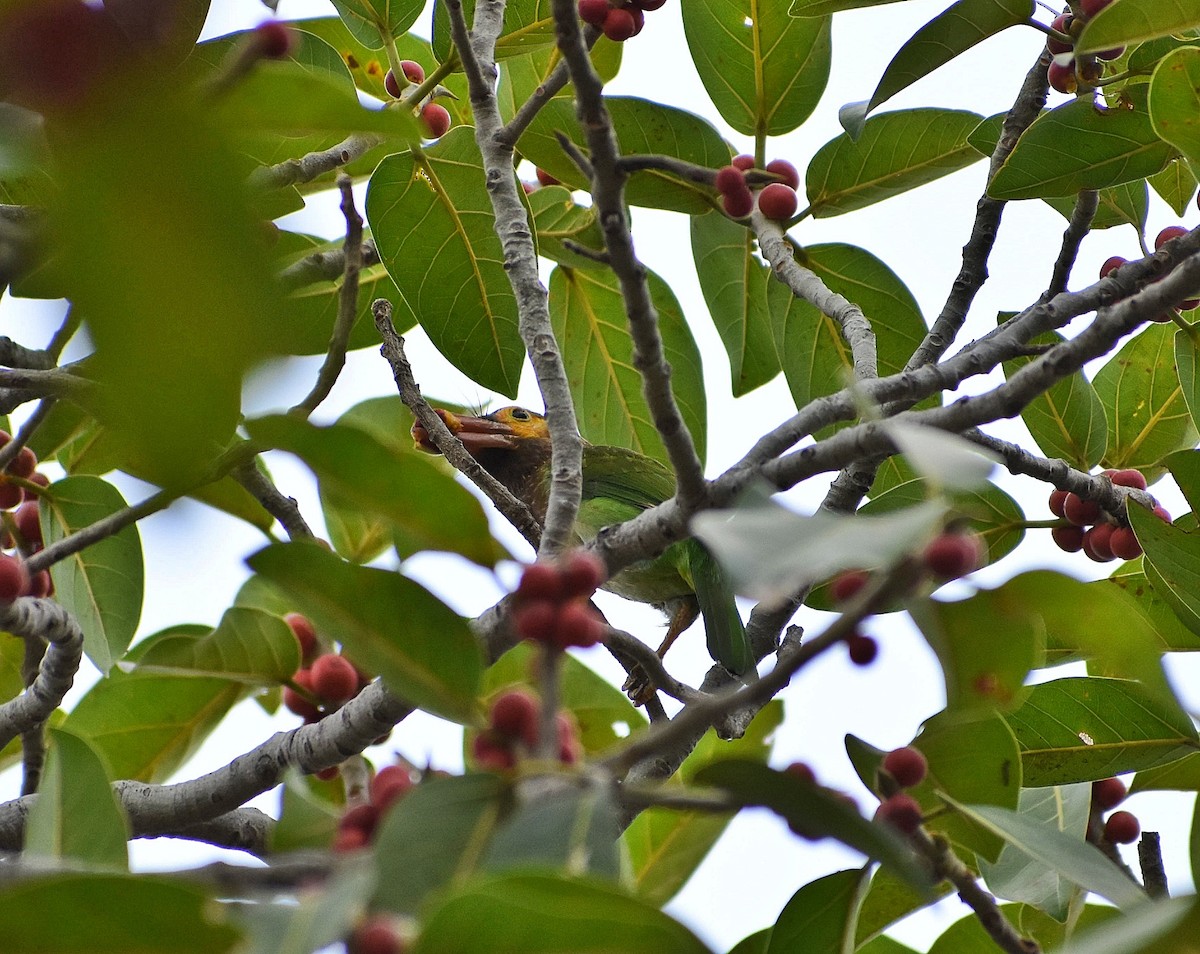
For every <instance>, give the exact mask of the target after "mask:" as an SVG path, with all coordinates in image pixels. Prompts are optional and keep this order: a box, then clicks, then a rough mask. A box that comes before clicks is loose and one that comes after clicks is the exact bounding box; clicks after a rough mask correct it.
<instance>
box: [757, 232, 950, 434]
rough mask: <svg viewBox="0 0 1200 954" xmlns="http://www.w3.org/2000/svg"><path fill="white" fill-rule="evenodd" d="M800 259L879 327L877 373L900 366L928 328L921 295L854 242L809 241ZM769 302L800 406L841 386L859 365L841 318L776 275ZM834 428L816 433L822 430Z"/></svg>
mask: <svg viewBox="0 0 1200 954" xmlns="http://www.w3.org/2000/svg"><path fill="white" fill-rule="evenodd" d="M797 260H798V261H799V262H800V263H801V264H802V265H804V267H805V268H809V269H811V270H812V271H813V272H814V273H815V274H816V276H817V277H818V278H820V279H821V281H823V282H824V283H825V285H826V286H827V287H828V288H829V289H830V290H831V291H834V292H836V293H838V294H839V295H842V296H843V297H845V298H846V299H847V300H848V301H852V302H854V303H855V304H856V305H858V306H859V308H861V309H862V312H863V314H864V315H865V316H866V318H867V320H868V321H869V322H870V323H871V330H872V331H874V332H875V348H876V355H877V361H878V365H879V374H880V375H881V376H885V375H889V374H896V373H898V372H900V371H902V370H903V369H904V365H905V363H906V362H907V361H908V359H909V358H910V357H912V353H913V351H914V350H916V348H917V346H918V345H919V344H920V343H921V341H922V340H924V338H925V333H926V331H927V330H928V329H927V328H926V325H925V319H924V318H923V317H922V316H921V308H920V306H919V305H918V304H917V300H916V298H914V297H913V294H912V292H910V291H909V290H908V287H907V286H906V285H905V284H904V282H903V281H901V279H900V277H899V276H898V275H897V274H896V273H895V272H893V271H892V270H891V269H890V268H888V266H887V265H886V264H884V262H882V261H881V260H880V259H878V258H876V257H875V256H874V255H872V254H871V253H870V252H868V251H867V250H866V249H863V248H858V247H857V246H854V245H843V244H840V243H833V244H829V245H810V246H808V247H806V248H804V249H803V250H802V251H801V252H799V253H798V254H797ZM767 301H768V304H769V306H770V310H771V326H772V329H773V332H774V335H775V347H776V349H777V353H778V355H779V361H780V364H781V365H782V366H783V373H784V377H785V378H786V379H787V382H788V389H789V390H790V391H791V394H792V399H793V400H794V401H795V402H796V407H798V408H801V407H804V406H806V405H807V404H808V403H809V402H810V401H812V400H814V399H815V398H819V397H824V396H825V395H827V394H834V393H836V392H838V391H840V390H841V389H842V388H844V387H845V386H846V381H847V380H848V375H849V374H850V372H851V371H852V370H853V366H854V364H853V360H852V359H851V356H850V350H849V347H848V346H847V345H846V342H845V339H844V338H843V337H842V334H841V331H840V330H839V328H838V326H837V324H836V323H835V322H833V321H832V320H831V319H829V318H827V317H826V316H825V315H822V314H821V313H820V312H818V311H817V309H816V308H814V307H813V306H812V305H810V304H808V302H805V301H802V300H801V299H799V298H797V297H796V296H795V295H793V294H792V292H791V289H789V288H788V287H787V286H786V285H784V284H783V283H782V282H779V281H776V280H775V279H774V278H769V279H768V280H767ZM922 406H924V405H922ZM838 426H839V425H833V428H836V427H838ZM842 426H844V425H842ZM833 428H830V429H822V430H821V431H818V432H817V433H818V436H826V435H828V434H830V433H832V432H833Z"/></svg>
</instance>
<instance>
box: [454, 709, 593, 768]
mask: <svg viewBox="0 0 1200 954" xmlns="http://www.w3.org/2000/svg"><path fill="white" fill-rule="evenodd" d="M539 712H540V707H539V705H538V702H537V700H536V699H534V698H533V696H531V695H530V694H529V693H527V692H525V691H524V690H522V689H509V690H508V691H507V692H502V693H501V694H500V695H498V696H497V697H496V699H495V701H494V702H493V703H492V708H491V711H490V714H489V718H488V727H487V728H486V729H485V730H484V731H483V732H480V733H479V734H478V735H476V736H475V738H474V739H473V740H472V742H471V754H472V755H473V756H474V758H475V764H476V766H477V767H478V768H480V769H482V770H483V771H485V772H507V771H508V770H510V769H512V768H514V767H515V766H516V764H517V760H518V758H519V757H520V756H522V755H533V754H534V753H535V752H536V751H537V745H538V736H539V731H538V725H539V721H538V716H539ZM554 724H555V731H556V732H557V733H558V739H557V742H558V760H559V761H560V762H562V763H563V764H565V765H574V764H575V763H576V762H578V761H579V760H580V759H581V758H582V757H583V746H582V745H581V744H580V742H579V735H578V733H577V732H576V731H575V725H574V724H573V723H572V722H571V719H570V717H569V716H567V714H566V713H565V712H559V713H557V714H556V715H555V717H554Z"/></svg>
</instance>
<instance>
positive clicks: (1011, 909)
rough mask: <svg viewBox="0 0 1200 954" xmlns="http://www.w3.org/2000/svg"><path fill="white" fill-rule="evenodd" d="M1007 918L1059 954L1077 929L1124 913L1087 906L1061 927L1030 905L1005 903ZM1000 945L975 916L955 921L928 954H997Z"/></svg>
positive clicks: (1023, 932) (1098, 905)
mask: <svg viewBox="0 0 1200 954" xmlns="http://www.w3.org/2000/svg"><path fill="white" fill-rule="evenodd" d="M1000 912H1001V914H1002V916H1003V917H1004V919H1005V920H1006V921H1008V922H1009V923H1010V924H1012V925H1013V927H1015V928H1016V929H1017V931H1018V932H1019V933H1020V934H1021V935H1022V936H1023V937H1028V938H1035V939H1036V940H1037V941H1038V943H1039V944H1040V945H1041V946H1042V950H1053V951H1058V950H1059V948H1058V945H1060V944H1061V943H1062V942H1063V941H1064V940H1065V939H1066V938H1067V937H1068V936H1069V935H1070V934H1072V933H1074V931H1075V929H1083V928H1087V927H1091V926H1093V925H1097V924H1103V923H1105V922H1106V921H1111V920H1114V919H1116V918H1119V917H1120V912H1119V911H1118V910H1117V909H1116V908H1113V907H1109V906H1108V905H1100V904H1088V905H1083V906H1082V910H1081V912H1080V913H1079V914H1078V916H1077V917H1076V918H1074V919H1072V920H1071V921H1069V922H1068V923H1067V924H1060V923H1059V922H1058V921H1056V920H1054V918H1052V917H1050V916H1049V915H1048V914H1044V913H1043V912H1042V911H1039V910H1038V909H1037V908H1034V907H1032V906H1030V905H1027V904H1002V905H1000ZM995 951H996V942H995V941H994V940H993V939H992V937H991V935H990V934H988V932H987V928H985V927H984V926H983V924H982V922H981V921H980V920H979V918H978V917H976V916H975V914H973V913H972V914H968V915H966V916H965V917H963V918H960V919H959V920H957V921H955V922H954V923H953V924H952V925H950V927H948V928H947V929H946V930H945V931H943V932H942V934H941V936H940V937H939V938H938V939H937V940H936V941H934V942H933V946H932V947H930V948H929V952H928V954H995Z"/></svg>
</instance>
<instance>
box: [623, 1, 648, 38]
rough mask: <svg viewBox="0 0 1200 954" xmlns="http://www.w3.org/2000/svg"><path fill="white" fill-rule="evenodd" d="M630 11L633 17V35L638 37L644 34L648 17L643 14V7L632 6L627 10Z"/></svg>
mask: <svg viewBox="0 0 1200 954" xmlns="http://www.w3.org/2000/svg"><path fill="white" fill-rule="evenodd" d="M625 9H626V10H628V11H629V15H630V16H631V17H633V35H634V36H637V35H638V34H639V33H641V32H642V27H644V26H645V25H646V15H645V14H644V13H642V10H641V7H638V6H635V5H632V4H631V5H630V6H628V7H626V8H625Z"/></svg>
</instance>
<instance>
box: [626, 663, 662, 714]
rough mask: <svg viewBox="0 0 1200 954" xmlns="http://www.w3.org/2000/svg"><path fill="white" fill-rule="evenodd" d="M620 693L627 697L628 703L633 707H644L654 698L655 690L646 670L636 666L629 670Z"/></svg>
mask: <svg viewBox="0 0 1200 954" xmlns="http://www.w3.org/2000/svg"><path fill="white" fill-rule="evenodd" d="M621 691H622V692H624V693H625V694H626V695H627V696H629V701H630V702H632V703H633V704H634V705H635V706H644V705H645V704H646V703H647V702H649V701H650V700H651V699H653V698H654V692H655V689H654V684H653V683H652V682H651V681H650V677H649V676H647V675H646V670H644V669H643V668H642V667H641V666H636V667H634V668H633V669H631V670H630V672H629V676H628V678H626V680H625V682H624V684H623V685H622V686H621Z"/></svg>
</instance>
